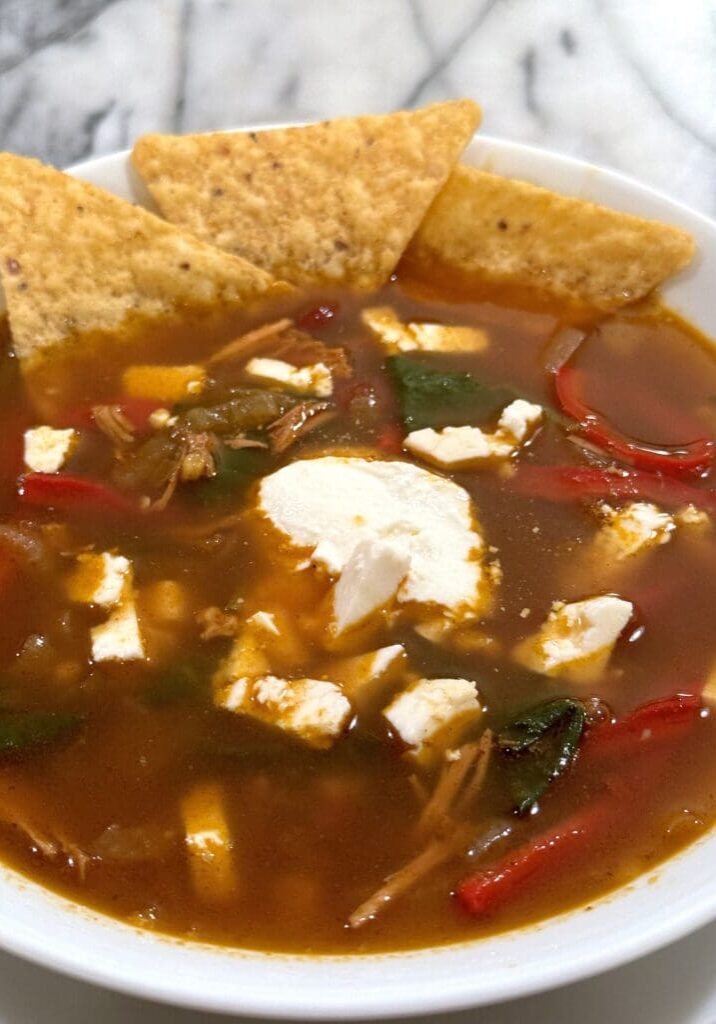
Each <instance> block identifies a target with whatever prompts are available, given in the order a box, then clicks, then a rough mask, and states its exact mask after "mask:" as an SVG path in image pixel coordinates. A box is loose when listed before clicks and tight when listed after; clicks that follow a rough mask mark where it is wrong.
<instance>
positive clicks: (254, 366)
mask: <svg viewBox="0 0 716 1024" xmlns="http://www.w3.org/2000/svg"><path fill="white" fill-rule="evenodd" d="M246 372H247V373H248V374H250V375H251V376H252V377H259V378H260V379H261V380H265V381H270V382H271V383H273V384H280V385H281V386H282V387H285V388H288V389H289V390H291V391H295V393H296V394H298V395H317V396H318V397H319V398H328V396H329V395H332V394H333V377H332V375H331V371H330V370H329V369H328V367H327V366H326V364H325V363H313V364H311V365H310V366H301V367H298V366H294V365H293V364H292V363H286V362H284V360H283V359H263V358H258V357H256V358H254V359H250V360H249V361H248V363H247V364H246Z"/></svg>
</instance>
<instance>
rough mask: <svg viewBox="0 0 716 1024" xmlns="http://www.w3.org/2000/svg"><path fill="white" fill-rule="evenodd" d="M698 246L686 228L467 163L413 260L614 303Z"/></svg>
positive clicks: (631, 296)
mask: <svg viewBox="0 0 716 1024" xmlns="http://www.w3.org/2000/svg"><path fill="white" fill-rule="evenodd" d="M693 254H694V242H693V239H692V238H691V236H690V235H689V234H687V232H685V231H682V230H680V229H679V228H675V227H670V226H669V225H666V224H660V223H659V222H657V221H652V220H643V219H642V218H641V217H633V216H630V215H629V214H626V213H619V212H617V211H616V210H610V209H607V208H606V207H604V206H597V205H596V204H595V203H590V202H587V201H586V200H584V199H574V198H571V197H569V196H562V195H558V194H557V193H555V192H550V191H548V190H547V189H544V188H538V187H537V186H536V185H530V184H528V183H527V182H524V181H513V180H511V179H509V178H503V177H500V176H498V175H496V174H489V173H487V172H486V171H481V170H477V169H476V168H474V167H462V166H460V167H458V168H456V170H455V172H454V173H453V174H452V175H451V176H450V179H449V181H448V182H447V184H446V185H445V188H444V189H443V190H442V192H441V193H440V195H439V196H438V197H437V199H436V200H435V202H434V203H433V205H432V206H431V208H430V210H429V212H428V214H427V216H426V217H425V220H424V221H423V223H422V224H421V225H420V228H419V230H418V232H417V234H416V235H415V238H414V239H413V241H412V242H411V244H410V246H409V248H408V251H407V253H406V260H407V261H408V262H409V265H410V266H411V267H414V266H417V267H418V268H420V267H421V266H425V267H429V266H431V265H434V264H436V263H437V264H438V265H442V266H446V267H449V268H451V269H455V270H458V271H463V272H466V273H468V274H470V273H475V274H477V275H480V276H482V277H484V278H487V279H488V280H492V281H500V282H506V283H511V284H515V285H519V286H526V287H535V288H539V289H543V290H547V291H548V292H551V293H552V294H553V295H555V296H557V297H559V298H563V299H568V300H571V301H573V302H575V303H580V304H587V305H589V306H593V307H596V308H597V309H603V310H609V309H616V308H617V307H619V306H623V305H625V304H626V303H628V302H634V301H635V300H636V299H639V298H641V297H642V296H644V295H646V294H648V292H650V291H651V290H652V289H653V288H656V287H657V286H658V285H659V284H661V283H662V281H664V280H666V278H668V277H671V275H672V274H675V273H677V271H679V270H681V269H682V268H683V267H685V266H686V265H687V264H688V263H689V262H690V261H691V259H692V257H693Z"/></svg>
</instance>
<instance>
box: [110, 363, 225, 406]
mask: <svg viewBox="0 0 716 1024" xmlns="http://www.w3.org/2000/svg"><path fill="white" fill-rule="evenodd" d="M205 383H206V370H205V369H204V367H203V366H198V365H189V366H146V365H145V366H128V367H127V369H126V370H125V371H124V374H123V375H122V387H123V389H124V391H125V392H126V394H127V395H129V397H130V398H155V397H156V398H160V399H161V400H162V401H163V402H178V401H181V399H182V398H186V396H187V395H192V394H199V393H200V392H201V391H202V390H203V389H204V385H205Z"/></svg>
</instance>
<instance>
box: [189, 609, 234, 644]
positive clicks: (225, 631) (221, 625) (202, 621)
mask: <svg viewBox="0 0 716 1024" xmlns="http://www.w3.org/2000/svg"><path fill="white" fill-rule="evenodd" d="M195 619H196V623H197V625H198V626H201V634H200V635H201V639H202V640H213V639H214V638H215V637H217V636H237V634H238V632H239V626H240V623H239V618H238V616H237V615H233V614H232V613H231V612H225V611H222V610H221V608H217V607H216V606H213V605H212V606H211V607H210V608H202V610H201V611H200V612H197V613H196V616H195Z"/></svg>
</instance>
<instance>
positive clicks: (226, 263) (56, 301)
mask: <svg viewBox="0 0 716 1024" xmlns="http://www.w3.org/2000/svg"><path fill="white" fill-rule="evenodd" d="M0 278H1V279H2V284H3V287H4V290H5V297H6V301H7V308H8V315H9V320H10V329H11V332H12V337H13V343H14V347H15V350H16V352H17V354H18V355H19V356H20V358H21V359H22V360H27V359H29V358H30V357H31V356H33V355H34V354H36V353H38V352H41V351H44V350H45V349H47V348H48V347H50V346H54V345H56V344H58V343H60V342H63V341H65V340H66V339H68V338H70V337H73V336H78V335H82V334H84V333H85V332H95V331H112V330H113V329H115V328H117V327H118V326H119V325H120V324H121V323H122V321H123V320H125V318H126V317H127V316H128V315H130V314H135V315H138V316H139V317H141V318H146V319H151V318H154V317H158V316H165V315H166V314H168V313H176V312H177V311H178V310H180V309H185V308H191V307H195V308H200V307H203V306H207V305H210V304H214V303H216V304H219V303H231V304H234V303H235V304H237V305H243V304H244V303H245V302H248V301H250V300H252V299H254V298H257V297H258V296H260V295H262V294H264V293H266V292H267V291H269V290H272V291H273V290H278V291H280V290H281V289H282V288H283V289H285V290H288V285H279V284H278V283H276V282H274V280H273V278H272V277H271V276H270V275H269V274H267V273H266V272H265V271H263V270H260V269H259V268H258V267H253V266H251V264H249V263H247V262H245V261H244V260H241V259H238V258H237V257H235V256H230V255H228V254H227V253H224V252H221V250H219V249H216V248H214V247H212V246H209V245H205V244H204V243H202V242H199V241H197V239H195V238H194V237H192V236H191V235H186V234H184V233H183V232H182V231H179V230H178V229H177V228H175V227H173V226H172V225H170V224H167V223H166V222H165V221H163V220H161V219H160V218H159V217H156V216H154V215H153V214H151V213H149V212H148V211H146V210H144V209H142V208H141V207H139V206H133V205H132V204H131V203H129V202H126V201H125V200H124V199H118V198H117V197H116V196H113V195H111V194H110V193H109V192H105V191H103V190H102V189H99V188H95V187H94V186H93V185H88V184H86V183H85V182H82V181H78V180H76V179H75V178H71V177H69V176H68V175H66V174H63V173H62V172H60V171H57V170H55V169H54V168H52V167H47V166H45V165H44V164H41V163H39V162H38V161H37V160H30V159H27V158H25V157H20V156H15V155H13V154H11V153H3V154H0Z"/></svg>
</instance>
